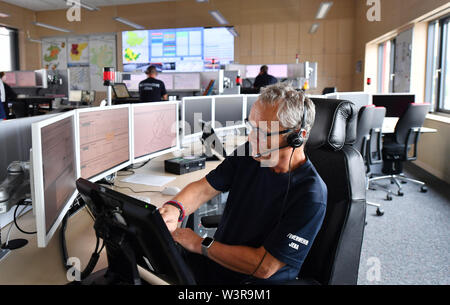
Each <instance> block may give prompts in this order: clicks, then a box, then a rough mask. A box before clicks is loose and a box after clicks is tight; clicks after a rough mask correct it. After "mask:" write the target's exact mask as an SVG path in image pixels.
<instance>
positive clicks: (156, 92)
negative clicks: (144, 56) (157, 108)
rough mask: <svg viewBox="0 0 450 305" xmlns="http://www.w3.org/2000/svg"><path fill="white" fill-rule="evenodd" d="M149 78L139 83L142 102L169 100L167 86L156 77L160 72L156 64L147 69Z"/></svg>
mask: <svg viewBox="0 0 450 305" xmlns="http://www.w3.org/2000/svg"><path fill="white" fill-rule="evenodd" d="M145 74H147V76H148V78H147V79H145V80H143V81H142V82H140V83H139V98H140V100H141V102H142V103H148V102H160V101H167V100H168V95H167V91H166V86H165V85H164V83H163V82H162V81H160V80H159V79H156V76H158V72H157V71H156V67H155V66H150V67H148V68H147V70H146V71H145Z"/></svg>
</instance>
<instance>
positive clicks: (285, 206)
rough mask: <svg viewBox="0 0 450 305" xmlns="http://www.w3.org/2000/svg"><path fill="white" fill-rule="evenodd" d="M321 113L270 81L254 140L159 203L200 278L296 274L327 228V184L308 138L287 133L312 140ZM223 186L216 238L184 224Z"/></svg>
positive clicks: (277, 278) (254, 279) (259, 105)
mask: <svg viewBox="0 0 450 305" xmlns="http://www.w3.org/2000/svg"><path fill="white" fill-rule="evenodd" d="M305 106H306V110H307V111H306V116H305V117H303V111H304V107H305ZM303 118H305V120H304V121H305V123H303V122H302V121H303ZM314 118H315V108H314V104H313V102H312V101H310V100H309V99H308V98H306V97H305V96H304V94H303V93H302V92H297V91H296V90H295V89H294V88H293V87H291V86H290V85H288V84H281V83H279V84H276V85H272V86H269V87H266V88H265V89H263V90H262V93H261V95H260V97H259V99H258V100H257V101H256V102H255V104H254V105H253V107H252V110H251V113H250V117H249V119H250V121H249V122H248V123H249V128H251V131H250V134H249V142H247V143H246V144H245V145H244V146H241V147H239V148H238V149H237V151H235V153H234V154H233V155H231V156H228V157H227V158H226V159H225V160H224V161H223V162H222V163H221V164H220V165H219V166H218V167H217V168H216V169H215V170H213V171H211V172H210V173H209V174H208V175H207V176H206V177H205V178H203V179H201V180H199V181H197V182H194V183H191V184H190V185H188V186H187V187H186V188H184V189H183V190H182V191H181V192H180V193H179V194H178V195H177V196H176V197H174V198H173V200H172V201H169V202H167V203H166V204H164V205H163V207H162V208H161V209H160V213H161V215H162V217H163V219H164V221H165V223H166V225H167V227H168V228H169V231H170V232H172V236H173V238H174V239H175V241H176V242H178V243H179V244H180V245H181V246H183V247H184V249H186V250H187V251H186V253H185V254H186V262H187V263H188V265H189V266H190V267H191V270H192V272H193V273H194V276H195V277H196V280H197V283H198V284H240V283H242V284H243V283H253V284H281V283H285V282H288V281H292V280H295V279H296V277H297V276H298V273H299V271H300V268H301V266H302V264H303V261H304V260H305V257H306V256H307V254H308V252H309V250H310V248H311V245H312V243H313V241H314V239H315V237H316V235H317V233H318V231H319V229H320V228H321V226H322V222H323V219H324V217H325V212H326V202H327V188H326V185H325V183H324V182H323V180H322V179H321V178H320V176H319V174H318V173H317V171H316V169H315V168H314V166H313V164H312V163H311V161H310V160H309V159H308V157H307V156H306V155H305V152H304V144H303V145H302V146H300V147H296V148H294V145H293V146H289V145H288V144H287V143H288V141H287V138H288V137H289V136H290V135H291V136H295V138H296V139H298V136H299V134H300V135H301V136H302V137H303V138H304V139H307V137H308V135H309V132H310V130H311V128H312V125H313V123H314ZM290 139H292V138H290ZM290 142H291V143H292V141H290ZM305 142H306V140H305ZM263 143H264V144H263ZM266 143H267V145H266ZM273 143H275V144H273ZM278 144H279V145H278ZM261 146H264V148H262V147H261ZM297 146H298V145H297ZM244 150H245V151H249V152H250V155H249V154H248V153H245V152H243V151H244ZM221 192H229V195H228V200H227V203H226V206H225V211H224V213H223V216H222V220H221V222H220V224H219V227H218V229H217V231H216V233H215V235H214V239H209V238H206V239H203V238H202V237H200V236H198V235H197V234H196V233H195V232H193V231H192V230H191V229H183V228H177V224H178V222H179V221H181V219H182V218H183V217H182V215H190V214H192V213H194V212H195V211H196V210H197V209H198V208H199V207H200V206H201V205H202V204H204V203H205V202H207V201H209V200H210V199H212V198H214V197H215V196H216V195H218V194H220V193H221ZM211 242H212V243H211ZM206 246H209V248H207V247H206ZM201 254H203V255H201Z"/></svg>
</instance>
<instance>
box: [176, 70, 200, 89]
mask: <svg viewBox="0 0 450 305" xmlns="http://www.w3.org/2000/svg"><path fill="white" fill-rule="evenodd" d="M174 89H175V90H192V91H194V90H200V73H176V74H174Z"/></svg>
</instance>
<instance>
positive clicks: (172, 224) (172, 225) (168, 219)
mask: <svg viewBox="0 0 450 305" xmlns="http://www.w3.org/2000/svg"><path fill="white" fill-rule="evenodd" d="M159 213H160V214H161V216H162V219H163V220H164V222H165V223H166V225H167V228H168V229H169V231H170V232H173V231H175V230H176V229H177V227H178V218H179V217H180V210H178V209H177V208H176V207H174V206H172V205H168V204H166V205H164V206H163V207H161V208H160V209H159Z"/></svg>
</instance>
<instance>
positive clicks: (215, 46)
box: [122, 27, 234, 72]
mask: <svg viewBox="0 0 450 305" xmlns="http://www.w3.org/2000/svg"><path fill="white" fill-rule="evenodd" d="M122 54H123V63H124V70H126V71H129V70H128V68H127V67H126V66H128V65H130V66H132V67H133V68H137V67H138V66H139V65H144V64H148V63H161V64H162V68H163V70H165V69H170V70H175V71H177V72H182V71H187V70H186V65H185V63H188V62H191V63H195V64H194V65H192V66H191V67H192V68H195V70H189V71H191V72H194V71H195V72H201V71H206V70H210V69H217V68H220V65H225V64H229V63H231V62H233V61H234V36H233V35H232V34H231V33H230V32H229V31H228V29H227V28H225V27H218V28H201V27H196V28H175V29H160V30H141V31H127V32H122ZM166 63H171V64H174V65H164V64H166Z"/></svg>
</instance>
